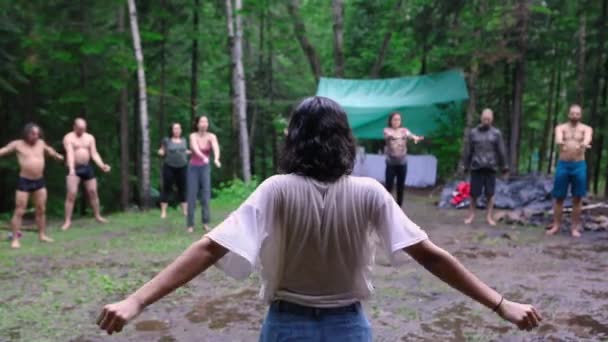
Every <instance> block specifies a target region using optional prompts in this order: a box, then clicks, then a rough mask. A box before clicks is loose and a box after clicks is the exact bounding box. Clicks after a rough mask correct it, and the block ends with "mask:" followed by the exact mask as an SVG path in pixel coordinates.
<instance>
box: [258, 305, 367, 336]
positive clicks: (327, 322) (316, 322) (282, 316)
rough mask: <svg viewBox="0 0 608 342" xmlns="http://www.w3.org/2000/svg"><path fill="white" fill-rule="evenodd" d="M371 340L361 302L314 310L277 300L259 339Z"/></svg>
mask: <svg viewBox="0 0 608 342" xmlns="http://www.w3.org/2000/svg"><path fill="white" fill-rule="evenodd" d="M305 341H311V342H371V341H372V329H371V325H370V324H369V321H368V320H367V317H366V316H365V313H364V312H363V310H362V309H361V304H360V303H356V304H353V305H349V306H346V307H342V308H333V309H320V308H319V309H316V308H310V307H305V306H301V305H297V304H292V303H288V302H283V301H276V302H274V303H272V304H271V306H270V308H269V309H268V314H267V315H266V319H265V320H264V324H263V325H262V333H261V336H260V342H305Z"/></svg>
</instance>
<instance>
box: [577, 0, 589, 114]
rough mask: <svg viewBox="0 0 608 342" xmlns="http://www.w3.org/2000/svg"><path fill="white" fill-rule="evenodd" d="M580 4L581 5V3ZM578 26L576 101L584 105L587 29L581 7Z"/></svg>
mask: <svg viewBox="0 0 608 342" xmlns="http://www.w3.org/2000/svg"><path fill="white" fill-rule="evenodd" d="M581 6H583V5H582V4H581ZM578 17H579V26H578V52H577V57H578V61H577V75H576V101H577V102H578V104H580V105H581V106H584V104H583V101H584V97H585V50H586V47H585V35H586V30H587V18H586V17H585V12H584V10H583V8H581V9H580V10H579V13H578Z"/></svg>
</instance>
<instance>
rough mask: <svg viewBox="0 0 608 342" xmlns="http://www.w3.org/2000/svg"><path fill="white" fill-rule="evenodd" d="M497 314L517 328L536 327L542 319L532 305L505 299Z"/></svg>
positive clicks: (528, 329) (528, 328)
mask: <svg viewBox="0 0 608 342" xmlns="http://www.w3.org/2000/svg"><path fill="white" fill-rule="evenodd" d="M498 314H499V315H500V317H502V318H504V319H505V320H507V321H509V322H511V323H513V324H515V325H516V326H517V327H518V328H519V330H527V331H530V330H532V329H534V328H536V327H538V325H539V324H540V322H541V321H542V320H543V318H542V317H541V316H540V314H539V313H538V311H536V309H535V308H534V307H533V306H532V305H528V304H520V303H515V302H511V301H508V300H506V299H505V300H504V301H503V303H502V304H501V305H500V308H499V309H498Z"/></svg>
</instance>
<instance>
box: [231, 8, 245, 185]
mask: <svg viewBox="0 0 608 342" xmlns="http://www.w3.org/2000/svg"><path fill="white" fill-rule="evenodd" d="M242 8H243V6H242V0H235V6H234V10H233V9H232V0H226V18H227V24H228V35H229V36H230V35H231V34H232V35H233V37H234V38H233V39H232V41H233V44H232V50H231V55H232V64H233V71H232V72H233V74H232V75H233V77H232V82H233V91H234V94H233V106H234V110H235V112H236V113H237V117H238V127H239V147H240V149H239V150H240V155H241V168H242V176H243V181H245V183H248V182H250V181H251V164H250V162H251V160H250V157H249V135H248V132H247V95H246V93H245V69H244V67H243V28H242V15H241V10H242ZM233 25H234V26H233Z"/></svg>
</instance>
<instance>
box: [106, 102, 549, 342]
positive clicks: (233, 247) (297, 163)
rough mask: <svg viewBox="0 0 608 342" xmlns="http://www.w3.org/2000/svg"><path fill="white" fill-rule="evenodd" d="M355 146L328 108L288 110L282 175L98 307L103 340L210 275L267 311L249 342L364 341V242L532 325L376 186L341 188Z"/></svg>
mask: <svg viewBox="0 0 608 342" xmlns="http://www.w3.org/2000/svg"><path fill="white" fill-rule="evenodd" d="M354 160H355V140H354V138H353V135H352V132H351V130H350V128H349V126H348V122H347V120H346V114H345V113H344V111H343V110H342V108H340V106H339V105H338V104H337V103H335V102H334V101H332V100H330V99H327V98H323V97H311V98H308V99H306V100H304V101H302V103H300V104H299V105H298V106H297V108H296V109H295V111H294V113H293V115H292V118H291V121H290V124H289V129H288V134H287V137H286V142H285V146H284V150H283V154H282V157H281V168H282V170H283V172H285V174H282V175H277V176H273V177H271V178H269V179H267V180H266V181H264V182H263V183H262V184H261V185H260V186H259V187H258V188H257V189H256V190H255V192H254V193H253V194H252V195H251V196H250V197H249V198H248V199H247V200H246V201H245V202H244V203H243V204H242V205H241V206H240V207H239V208H238V209H237V210H236V211H234V212H233V213H232V214H231V215H230V216H229V217H228V218H227V219H226V220H225V221H224V222H222V223H221V224H220V225H219V226H218V227H216V228H215V229H214V230H213V231H211V232H210V233H208V234H207V235H205V236H204V237H203V238H202V239H201V240H199V241H198V242H195V243H194V244H192V246H190V247H189V248H188V249H187V250H186V251H185V252H184V253H183V254H182V255H181V256H180V257H179V258H177V259H176V260H175V261H174V262H173V263H172V264H171V265H169V266H168V267H167V268H166V269H164V270H163V271H162V272H161V273H159V274H158V275H157V276H156V277H155V278H154V279H152V280H151V281H150V282H148V283H147V284H146V285H144V286H143V287H141V288H140V289H139V290H137V291H136V292H135V293H133V294H132V295H130V296H129V297H128V298H127V299H125V300H123V301H121V302H118V303H115V304H111V305H106V306H105V307H104V308H103V310H102V312H101V315H100V317H99V319H98V324H99V326H100V327H101V328H102V329H103V330H106V331H107V332H108V333H110V334H112V333H114V332H119V331H121V330H122V328H123V326H124V325H125V324H126V323H127V322H128V321H130V320H132V319H133V318H134V317H136V316H137V315H138V314H139V313H140V312H141V311H142V310H143V309H144V308H145V307H146V306H148V305H150V304H152V303H154V302H155V301H157V300H159V299H160V298H162V297H164V296H165V295H167V294H168V293H170V292H172V291H173V290H175V289H176V288H178V287H180V286H182V285H184V284H185V283H187V282H188V281H190V280H191V279H192V278H194V277H195V276H197V275H198V274H200V273H202V272H203V271H205V270H206V269H207V268H209V267H210V266H211V265H214V264H216V265H217V266H218V267H220V268H221V269H223V270H224V271H225V272H226V273H227V274H229V275H231V276H234V277H239V278H244V277H247V276H248V275H249V274H250V273H251V272H252V271H254V270H256V269H257V270H258V271H259V272H260V274H261V278H262V283H263V284H262V291H261V296H262V298H263V299H264V301H265V302H266V303H268V304H269V305H270V308H269V310H268V313H267V316H266V319H265V320H264V323H263V326H262V331H261V336H260V341H288V340H289V341H296V340H297V341H332V342H340V341H372V333H371V327H370V323H369V321H368V319H367V318H366V316H365V314H364V312H363V310H362V308H361V301H363V300H366V299H367V298H369V296H370V295H371V290H372V288H373V287H372V285H371V283H370V267H371V264H372V260H373V248H372V245H373V243H372V238H371V236H372V233H373V234H377V235H378V236H379V237H380V239H381V240H382V241H383V243H384V248H385V252H386V253H388V254H389V255H391V256H394V255H395V254H396V253H404V252H405V253H408V254H409V255H411V256H412V257H413V258H414V259H415V260H416V261H418V262H419V263H420V264H422V265H423V266H424V267H425V268H426V269H428V270H429V271H430V272H431V273H433V274H435V275H436V276H437V277H439V278H440V279H441V280H443V281H444V282H446V283H448V284H449V285H451V286H453V287H454V288H456V289H457V290H459V291H461V292H462V293H464V294H466V295H468V296H469V297H471V298H473V299H474V300H476V301H478V302H479V303H481V304H483V305H484V306H486V307H488V308H490V309H493V310H494V311H495V312H496V313H498V314H499V315H500V316H501V317H503V318H504V319H506V320H508V321H510V322H512V323H514V324H516V325H517V326H518V327H519V328H520V329H526V330H529V329H532V328H533V327H536V326H538V324H539V321H540V320H541V318H540V315H539V314H538V313H537V312H536V310H535V309H534V308H533V307H532V306H530V305H526V304H519V303H515V302H511V301H508V300H506V299H504V298H503V297H502V296H501V295H500V294H499V293H498V292H496V291H494V290H493V289H491V288H490V287H488V286H487V285H486V284H484V283H483V282H482V281H480V280H479V279H477V278H476V277H475V276H474V275H473V274H471V273H470V272H469V271H468V270H467V269H466V268H465V267H464V266H463V265H462V264H461V263H459V262H458V261H457V260H456V259H455V258H454V257H453V256H451V255H450V254H449V253H448V252H446V251H444V250H443V249H441V248H439V247H437V246H436V245H434V244H433V243H432V242H431V241H430V240H429V239H428V237H427V234H426V233H425V232H424V231H423V230H422V229H420V228H419V227H418V226H417V225H416V224H415V223H413V222H412V221H410V220H409V219H408V217H407V216H406V215H405V214H404V212H403V210H401V208H399V207H398V206H397V204H396V203H395V201H394V200H393V199H392V197H391V196H390V194H389V193H388V192H387V191H386V189H384V187H382V185H381V184H380V183H378V182H377V181H375V180H373V179H371V178H362V177H353V176H349V174H350V172H351V170H352V168H353V164H354Z"/></svg>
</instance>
